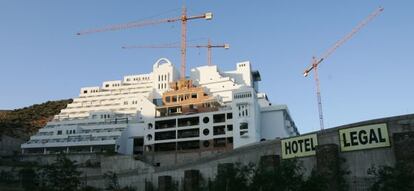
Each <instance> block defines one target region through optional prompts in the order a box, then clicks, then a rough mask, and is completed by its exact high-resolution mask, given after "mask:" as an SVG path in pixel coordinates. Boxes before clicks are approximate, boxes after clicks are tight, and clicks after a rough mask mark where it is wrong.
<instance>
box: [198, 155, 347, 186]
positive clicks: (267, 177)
mask: <svg viewBox="0 0 414 191" xmlns="http://www.w3.org/2000/svg"><path fill="white" fill-rule="evenodd" d="M338 175H339V176H341V177H342V178H343V176H344V175H345V173H340V174H338ZM328 179H329V177H325V176H324V175H322V174H318V173H317V172H316V171H312V173H311V174H310V176H308V177H306V176H305V175H304V169H303V165H302V164H301V163H300V162H299V161H298V160H296V159H291V160H283V161H282V162H281V163H280V165H278V166H276V167H274V168H270V169H269V168H263V167H260V166H259V167H257V168H255V166H254V165H253V164H248V165H242V164H239V163H236V164H234V165H232V167H230V168H227V169H226V170H225V171H224V172H221V173H218V174H217V176H216V178H215V179H214V180H212V181H209V183H208V186H207V187H204V188H200V190H208V191H221V190H227V191H256V190H258V191H274V190H279V191H322V190H326V189H327V186H328V182H327V181H326V180H328ZM343 184H344V183H343Z"/></svg>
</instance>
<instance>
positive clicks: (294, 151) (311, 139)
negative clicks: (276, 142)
mask: <svg viewBox="0 0 414 191" xmlns="http://www.w3.org/2000/svg"><path fill="white" fill-rule="evenodd" d="M281 145H282V159H289V158H294V157H305V156H311V155H315V153H316V152H315V148H316V145H318V138H317V135H316V134H309V135H303V136H298V137H292V138H288V139H282V141H281Z"/></svg>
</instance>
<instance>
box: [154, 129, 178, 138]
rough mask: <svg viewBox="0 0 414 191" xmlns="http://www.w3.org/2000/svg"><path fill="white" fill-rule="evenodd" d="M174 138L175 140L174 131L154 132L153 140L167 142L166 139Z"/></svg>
mask: <svg viewBox="0 0 414 191" xmlns="http://www.w3.org/2000/svg"><path fill="white" fill-rule="evenodd" d="M175 138H176V132H175V131H163V132H155V140H167V139H175Z"/></svg>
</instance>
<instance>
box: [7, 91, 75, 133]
mask: <svg viewBox="0 0 414 191" xmlns="http://www.w3.org/2000/svg"><path fill="white" fill-rule="evenodd" d="M71 102H72V99H66V100H59V101H48V102H45V103H42V104H35V105H32V106H29V107H25V108H21V109H15V110H12V111H0V134H5V135H8V136H11V137H16V138H24V139H26V138H28V137H29V136H30V135H32V134H33V133H35V132H37V130H38V129H40V128H42V127H44V126H45V125H46V123H47V122H48V121H49V120H51V119H52V118H53V116H54V115H56V114H58V113H59V112H60V110H62V109H64V108H66V106H67V104H69V103H71Z"/></svg>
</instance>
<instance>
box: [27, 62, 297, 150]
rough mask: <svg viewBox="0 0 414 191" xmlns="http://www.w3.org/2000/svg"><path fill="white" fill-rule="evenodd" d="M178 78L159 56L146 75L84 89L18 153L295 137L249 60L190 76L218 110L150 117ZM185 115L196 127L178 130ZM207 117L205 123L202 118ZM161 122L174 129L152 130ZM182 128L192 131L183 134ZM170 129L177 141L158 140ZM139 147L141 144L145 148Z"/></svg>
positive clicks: (237, 143)
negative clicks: (171, 123) (261, 89)
mask: <svg viewBox="0 0 414 191" xmlns="http://www.w3.org/2000/svg"><path fill="white" fill-rule="evenodd" d="M179 76H180V75H179V73H178V71H177V70H176V68H175V67H174V66H173V65H172V64H171V62H170V61H168V60H167V59H159V60H158V61H157V62H156V63H155V64H154V65H153V71H152V72H151V73H148V74H140V75H129V76H125V77H124V78H123V79H122V80H115V81H106V82H103V83H102V86H100V87H99V86H97V87H85V88H81V91H80V94H79V97H77V98H74V100H73V102H72V103H71V104H68V106H67V108H65V109H63V110H62V111H61V112H60V113H59V114H58V115H56V116H55V117H54V119H53V120H52V121H50V122H49V123H48V124H47V125H46V126H45V127H44V128H42V129H40V130H39V132H38V133H37V134H36V135H34V136H32V137H31V138H30V140H29V141H28V142H26V143H25V144H22V149H23V150H24V151H26V152H31V151H36V152H42V153H50V152H54V151H58V150H64V151H66V152H75V151H76V152H95V151H101V150H102V149H106V150H107V149H108V148H109V149H113V150H115V151H117V152H120V153H124V154H132V153H133V152H142V151H144V147H145V146H154V147H155V145H157V144H162V143H177V144H180V143H181V142H186V141H193V142H196V141H200V142H203V141H205V140H214V141H216V140H217V141H220V140H222V139H225V140H227V141H231V143H232V144H233V147H234V148H237V147H241V146H243V145H246V144H250V143H255V142H258V141H261V140H263V139H274V138H277V137H287V136H292V135H297V134H298V131H297V129H296V127H295V125H294V123H293V120H292V119H291V117H290V115H289V112H288V110H287V107H286V106H284V105H276V106H272V105H271V103H270V102H269V100H268V99H267V96H266V95H265V94H264V93H260V92H259V89H258V83H259V81H260V74H259V73H258V72H257V71H253V70H252V67H251V65H250V62H241V63H238V64H237V66H236V70H234V71H227V72H221V71H219V69H218V68H217V66H202V67H197V68H194V69H191V73H190V79H192V80H193V83H194V85H195V86H199V87H203V88H204V89H205V91H206V93H207V94H209V95H212V96H213V97H216V98H217V99H218V100H221V102H222V103H223V106H222V107H221V108H220V109H219V111H214V112H206V113H196V114H192V115H181V116H175V117H155V113H156V107H157V106H160V105H162V102H161V97H162V94H163V93H164V92H165V91H167V90H169V88H170V83H171V82H173V81H176V80H178V79H179ZM223 114H224V116H225V118H224V121H220V122H215V117H217V116H219V117H220V116H222V115H223ZM185 118H192V119H196V118H198V119H197V120H198V124H191V125H190V126H186V125H184V126H183V125H182V124H181V125H179V122H180V121H182V120H186V119H185ZM205 118H208V122H205V121H203V120H205ZM163 120H175V123H176V124H175V126H174V127H168V128H155V124H156V123H158V122H156V121H163ZM220 120H221V119H220ZM223 128H224V132H223V131H222V130H223ZM186 129H187V130H189V131H188V132H189V133H187V132H184V131H182V130H186ZM205 129H207V130H208V131H209V133H206V130H205ZM167 131H170V132H171V133H173V132H175V137H168V136H170V135H166V133H164V134H165V135H166V136H167V139H164V138H162V140H160V138H159V137H160V135H163V133H162V132H167ZM182 132H184V134H183V133H182ZM171 135H172V134H171ZM163 136H164V135H163ZM161 137H162V136H161ZM138 138H139V139H140V140H142V143H140V140H138ZM156 139H158V140H156ZM137 144H142V148H139V147H140V146H138V147H137ZM146 148H147V149H151V147H146ZM153 149H154V150H155V148H153Z"/></svg>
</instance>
